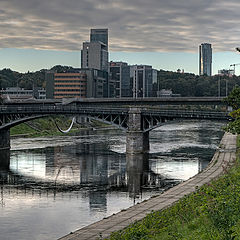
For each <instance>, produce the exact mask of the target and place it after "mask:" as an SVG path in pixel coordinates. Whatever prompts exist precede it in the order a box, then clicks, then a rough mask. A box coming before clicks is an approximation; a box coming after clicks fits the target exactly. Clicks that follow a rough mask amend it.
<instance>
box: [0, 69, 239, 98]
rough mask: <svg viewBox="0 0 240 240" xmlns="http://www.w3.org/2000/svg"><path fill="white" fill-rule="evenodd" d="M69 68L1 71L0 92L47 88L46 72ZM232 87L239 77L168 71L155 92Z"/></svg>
mask: <svg viewBox="0 0 240 240" xmlns="http://www.w3.org/2000/svg"><path fill="white" fill-rule="evenodd" d="M70 69H72V67H71V66H61V65H56V66H54V67H52V68H51V69H41V70H39V71H36V72H27V73H19V72H16V71H13V70H11V69H2V70H0V89H6V88H7V87H20V88H25V89H33V87H43V88H45V87H46V81H45V73H46V71H49V70H50V71H54V72H65V71H67V70H70ZM235 86H240V77H239V76H232V77H229V76H217V75H215V76H211V77H210V76H206V75H203V76H198V75H195V74H192V73H178V72H171V71H164V70H160V71H158V78H157V83H154V88H153V89H154V91H159V90H161V89H170V90H172V92H173V93H174V94H180V95H181V96H182V97H203V96H215V97H217V96H221V97H224V96H226V95H228V94H229V93H230V92H231V91H232V89H233V88H234V87H235Z"/></svg>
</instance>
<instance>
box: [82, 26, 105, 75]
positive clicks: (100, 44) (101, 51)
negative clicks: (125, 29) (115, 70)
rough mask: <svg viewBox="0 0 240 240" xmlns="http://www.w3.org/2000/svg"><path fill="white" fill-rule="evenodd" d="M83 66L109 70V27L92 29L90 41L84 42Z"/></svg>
mask: <svg viewBox="0 0 240 240" xmlns="http://www.w3.org/2000/svg"><path fill="white" fill-rule="evenodd" d="M81 68H94V69H98V70H102V71H108V29H91V34H90V42H84V43H83V48H82V51H81Z"/></svg>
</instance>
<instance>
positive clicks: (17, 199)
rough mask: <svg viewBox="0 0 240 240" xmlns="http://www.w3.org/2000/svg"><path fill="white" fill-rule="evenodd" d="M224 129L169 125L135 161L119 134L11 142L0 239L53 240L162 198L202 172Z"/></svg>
mask: <svg viewBox="0 0 240 240" xmlns="http://www.w3.org/2000/svg"><path fill="white" fill-rule="evenodd" d="M223 125H224V123H223V122H214V121H184V122H170V123H167V124H165V125H163V126H161V127H159V128H157V129H155V130H153V131H151V132H150V153H149V154H144V155H137V156H126V154H125V148H126V138H125V133H124V132H122V131H120V130H96V131H81V132H80V133H79V134H78V135H75V136H57V137H42V138H31V139H30V138H16V139H12V140H11V146H12V148H11V151H10V152H2V153H0V154H1V155H0V191H1V193H0V234H1V235H0V236H1V237H0V239H1V240H16V239H18V240H49V239H51V240H52V239H58V238H59V237H61V236H64V235H66V234H68V233H69V232H71V231H74V230H76V229H78V228H81V227H83V226H86V225H88V224H90V223H93V222H96V221H98V220H101V219H102V218H104V217H106V216H109V215H112V214H113V213H116V212H118V211H121V210H123V209H126V208H128V207H130V206H132V205H134V204H136V203H137V202H141V201H143V200H145V199H148V198H150V197H151V196H154V195H156V194H160V193H161V192H163V191H164V190H165V189H168V188H170V187H172V186H174V185H176V184H177V183H179V182H181V181H184V180H187V179H188V178H190V177H192V176H194V175H195V174H197V173H198V172H199V171H202V170H203V169H204V168H205V167H206V166H207V164H208V162H209V161H210V160H211V158H212V156H213V154H214V152H215V150H216V148H217V147H218V144H219V142H220V140H221V137H222V135H223V132H222V131H221V127H222V126H223Z"/></svg>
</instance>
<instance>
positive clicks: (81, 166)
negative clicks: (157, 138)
mask: <svg viewBox="0 0 240 240" xmlns="http://www.w3.org/2000/svg"><path fill="white" fill-rule="evenodd" d="M73 153H74V155H75V156H76V157H75V158H72V155H73ZM23 154H24V153H23ZM45 154H46V158H45V163H44V164H45V173H44V174H45V175H42V176H36V177H35V176H31V175H29V174H25V173H24V171H23V170H24V166H22V168H17V165H21V164H20V162H19V164H17V163H16V166H14V165H13V163H11V164H10V153H9V150H5V151H3V152H1V155H0V156H1V157H0V184H1V189H2V198H4V195H3V192H4V191H3V189H9V188H10V189H12V190H13V191H14V189H17V192H18V193H19V194H30V195H34V194H37V195H39V194H41V195H48V196H50V195H52V196H53V197H54V196H56V194H58V193H62V192H65V193H68V194H72V195H73V196H76V192H78V191H80V192H87V193H88V195H89V201H90V204H93V205H96V204H99V205H101V206H102V205H104V204H106V199H107V194H108V193H110V192H114V191H119V190H121V191H122V192H124V191H126V192H128V194H129V196H130V197H131V198H133V199H135V198H141V194H142V191H148V190H152V189H153V188H154V189H156V190H158V191H159V192H161V191H163V189H166V188H169V187H171V186H172V185H173V184H176V181H175V180H172V181H171V180H168V179H167V180H166V179H164V178H163V177H162V176H161V175H160V174H156V173H154V172H153V171H152V170H151V169H149V161H148V154H138V155H127V156H126V161H125V155H123V154H117V153H115V156H114V158H113V156H111V157H109V156H110V155H109V154H105V155H103V156H99V157H97V158H96V156H95V157H93V156H94V155H95V149H93V148H92V147H91V146H89V145H80V146H72V147H71V148H69V146H68V148H66V149H65V148H64V147H61V148H59V147H56V148H54V149H48V150H47V151H46V152H45ZM111 154H113V153H111ZM46 159H47V161H46ZM70 159H71V160H70ZM33 162H37V161H35V160H33ZM33 162H29V165H32V166H33V168H34V165H33ZM116 163H117V164H116ZM10 166H11V167H10ZM25 167H26V166H25ZM35 167H36V169H38V168H37V166H35ZM12 190H11V191H12ZM80 192H79V193H80ZM104 199H105V200H104ZM96 201H97V202H96Z"/></svg>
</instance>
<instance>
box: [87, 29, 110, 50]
mask: <svg viewBox="0 0 240 240" xmlns="http://www.w3.org/2000/svg"><path fill="white" fill-rule="evenodd" d="M90 42H102V43H104V44H105V45H106V46H107V51H108V29H107V28H105V29H91V32H90Z"/></svg>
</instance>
